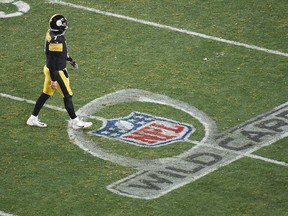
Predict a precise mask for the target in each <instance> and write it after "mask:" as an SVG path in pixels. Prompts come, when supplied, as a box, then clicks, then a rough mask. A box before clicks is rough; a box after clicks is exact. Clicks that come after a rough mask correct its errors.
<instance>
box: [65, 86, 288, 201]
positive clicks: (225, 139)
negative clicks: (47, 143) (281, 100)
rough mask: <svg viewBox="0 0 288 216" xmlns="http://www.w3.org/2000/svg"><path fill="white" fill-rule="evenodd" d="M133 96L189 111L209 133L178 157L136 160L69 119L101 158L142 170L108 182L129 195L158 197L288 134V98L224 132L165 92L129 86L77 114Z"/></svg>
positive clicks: (73, 135)
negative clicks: (96, 139)
mask: <svg viewBox="0 0 288 216" xmlns="http://www.w3.org/2000/svg"><path fill="white" fill-rule="evenodd" d="M133 101H137V102H148V103H155V104H162V105H167V106H171V107H173V108H176V109H178V110H180V111H183V112H185V113H188V114H189V115H190V116H191V117H193V118H195V119H197V120H198V121H199V122H200V123H201V124H202V125H203V126H204V130H205V135H204V138H203V139H202V140H201V141H200V142H199V141H198V142H197V141H191V140H188V139H186V140H185V141H187V142H191V143H194V144H196V146H194V147H192V148H191V149H189V150H188V151H186V152H184V153H181V154H179V155H177V156H173V157H170V158H158V159H135V158H129V157H124V156H122V155H118V154H116V153H111V152H107V151H106V150H105V149H103V148H101V147H100V146H99V145H98V144H97V143H95V142H93V141H91V140H88V139H87V138H85V135H84V131H81V130H73V129H72V127H71V122H69V123H68V129H67V132H68V134H69V137H70V139H71V140H73V141H74V143H75V144H76V145H78V146H79V147H80V148H82V149H83V150H85V151H87V152H89V153H91V154H92V155H94V156H96V157H98V158H101V159H104V160H109V161H111V162H113V163H117V164H119V165H123V166H126V167H133V168H135V169H136V170H137V172H136V173H134V174H132V175H130V176H128V177H126V178H124V179H121V180H118V181H116V182H114V183H112V184H110V185H108V186H107V189H108V190H110V191H112V192H114V193H116V194H119V195H123V196H128V197H133V198H141V199H154V198H158V197H160V196H162V195H164V194H167V193H169V192H170V191H172V190H175V189H177V188H179V187H181V186H184V185H186V184H189V183H191V182H193V181H196V180H197V179H199V178H201V177H203V176H205V175H207V174H209V173H211V172H213V171H215V170H217V169H219V168H220V167H223V166H226V165H228V164H230V163H232V162H234V161H236V160H239V159H240V158H243V157H246V156H247V157H252V158H256V159H263V158H261V157H260V156H257V155H251V153H252V152H254V151H256V150H258V149H260V148H262V147H264V146H268V145H270V144H273V143H275V142H276V141H278V140H280V139H282V138H284V137H286V136H288V103H285V104H282V105H280V106H278V107H276V108H274V109H273V110H272V111H270V112H267V113H264V114H262V115H259V116H256V117H255V118H252V119H250V120H248V121H247V122H244V123H243V124H240V125H237V126H236V127H233V128H231V129H229V130H228V131H225V132H223V133H220V132H218V130H217V126H216V124H215V122H214V121H213V120H212V119H210V118H209V117H208V116H207V115H206V114H205V113H203V112H202V111H200V110H198V109H197V108H195V107H193V106H191V105H189V104H187V103H184V102H182V101H179V100H175V99H172V98H169V97H167V96H164V95H159V94H155V93H151V92H148V91H144V90H139V89H125V90H121V91H117V92H114V93H111V94H108V95H105V96H103V97H101V98H97V99H95V100H93V101H91V102H90V103H88V104H86V105H85V106H83V107H82V108H80V109H79V110H78V112H77V113H78V115H80V116H83V117H86V118H88V117H90V118H93V114H94V113H97V111H99V110H101V109H104V108H105V107H107V104H109V105H116V104H119V103H126V102H133ZM98 119H99V117H98ZM99 120H101V119H99ZM102 121H105V119H102ZM265 161H268V162H273V163H276V164H281V165H284V166H288V164H287V163H285V162H279V161H277V162H276V161H273V160H268V159H266V160H265Z"/></svg>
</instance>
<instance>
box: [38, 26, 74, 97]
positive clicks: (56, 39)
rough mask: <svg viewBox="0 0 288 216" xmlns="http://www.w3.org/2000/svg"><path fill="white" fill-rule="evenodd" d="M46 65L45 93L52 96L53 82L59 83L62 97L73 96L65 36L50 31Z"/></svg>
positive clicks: (46, 43) (46, 50)
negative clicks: (51, 85)
mask: <svg viewBox="0 0 288 216" xmlns="http://www.w3.org/2000/svg"><path fill="white" fill-rule="evenodd" d="M45 55H46V65H45V66H44V74H45V80H44V87H43V93H45V94H47V95H50V96H52V95H53V94H54V92H55V89H52V88H51V87H50V84H51V81H57V83H58V85H57V88H56V89H57V91H58V92H59V93H60V94H61V95H62V97H67V96H72V95H73V93H72V90H71V88H70V84H69V74H68V70H67V69H66V65H67V58H68V52H67V45H66V40H65V37H64V34H61V35H58V34H55V33H54V32H53V31H51V30H48V32H47V33H46V38H45Z"/></svg>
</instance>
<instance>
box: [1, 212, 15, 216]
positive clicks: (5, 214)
mask: <svg viewBox="0 0 288 216" xmlns="http://www.w3.org/2000/svg"><path fill="white" fill-rule="evenodd" d="M0 216H16V215H12V214H8V213H6V212H3V211H0Z"/></svg>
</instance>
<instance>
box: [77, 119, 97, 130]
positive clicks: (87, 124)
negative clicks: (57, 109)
mask: <svg viewBox="0 0 288 216" xmlns="http://www.w3.org/2000/svg"><path fill="white" fill-rule="evenodd" d="M92 124H93V123H92V122H85V121H82V120H80V119H79V118H78V117H76V118H75V119H72V128H73V129H75V130H77V129H84V128H88V127H91V126H92Z"/></svg>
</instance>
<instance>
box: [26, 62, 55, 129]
mask: <svg viewBox="0 0 288 216" xmlns="http://www.w3.org/2000/svg"><path fill="white" fill-rule="evenodd" d="M44 75H45V80H44V87H43V92H42V93H41V95H40V96H39V98H38V99H37V101H36V104H35V106H34V109H33V112H32V115H31V116H30V117H29V118H28V120H27V122H26V123H27V125H29V126H36V127H47V124H45V123H43V122H41V121H40V120H39V119H38V115H39V112H40V111H41V109H42V107H43V106H44V104H45V103H46V101H47V100H48V99H49V98H50V96H52V95H53V93H54V90H53V89H51V88H50V83H51V77H50V73H49V69H48V68H47V67H46V66H45V67H44Z"/></svg>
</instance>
